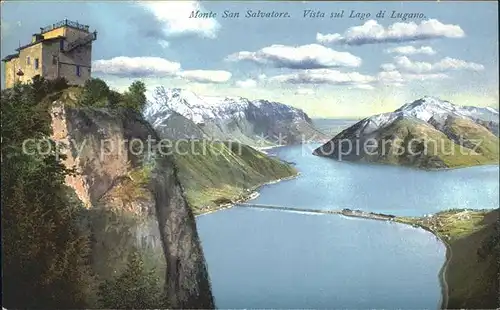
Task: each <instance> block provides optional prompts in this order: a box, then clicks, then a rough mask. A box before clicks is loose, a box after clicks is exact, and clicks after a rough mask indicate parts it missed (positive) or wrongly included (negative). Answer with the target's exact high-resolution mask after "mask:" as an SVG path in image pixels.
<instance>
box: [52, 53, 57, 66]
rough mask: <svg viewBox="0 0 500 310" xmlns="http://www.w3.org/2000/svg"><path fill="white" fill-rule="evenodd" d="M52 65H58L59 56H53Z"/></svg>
mask: <svg viewBox="0 0 500 310" xmlns="http://www.w3.org/2000/svg"><path fill="white" fill-rule="evenodd" d="M52 64H53V65H57V56H56V55H52Z"/></svg>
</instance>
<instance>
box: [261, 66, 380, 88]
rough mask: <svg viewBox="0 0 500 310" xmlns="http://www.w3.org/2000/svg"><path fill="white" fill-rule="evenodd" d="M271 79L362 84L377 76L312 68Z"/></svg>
mask: <svg viewBox="0 0 500 310" xmlns="http://www.w3.org/2000/svg"><path fill="white" fill-rule="evenodd" d="M269 79H270V80H271V81H276V82H280V83H290V84H329V85H360V84H369V83H371V82H373V81H375V78H374V77H372V76H369V75H363V74H360V73H358V72H350V73H345V72H340V71H337V70H332V69H311V70H304V71H300V72H297V73H292V74H283V75H277V76H273V77H271V78H269Z"/></svg>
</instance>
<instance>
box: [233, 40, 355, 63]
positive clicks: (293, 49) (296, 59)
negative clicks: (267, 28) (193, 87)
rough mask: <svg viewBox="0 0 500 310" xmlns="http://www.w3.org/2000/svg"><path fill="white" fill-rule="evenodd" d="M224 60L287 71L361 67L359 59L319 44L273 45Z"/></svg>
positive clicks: (235, 54)
mask: <svg viewBox="0 0 500 310" xmlns="http://www.w3.org/2000/svg"><path fill="white" fill-rule="evenodd" d="M226 60H228V61H241V60H247V61H252V62H255V63H257V64H262V65H270V66H273V67H276V68H289V69H320V68H333V67H359V66H360V65H361V58H359V57H357V56H354V55H352V54H351V53H348V52H337V51H334V50H332V49H330V48H327V47H324V46H322V45H319V44H309V45H301V46H287V45H277V44H275V45H271V46H268V47H264V48H262V49H260V50H258V51H256V52H248V51H241V52H238V53H234V54H231V55H229V56H228V57H227V58H226Z"/></svg>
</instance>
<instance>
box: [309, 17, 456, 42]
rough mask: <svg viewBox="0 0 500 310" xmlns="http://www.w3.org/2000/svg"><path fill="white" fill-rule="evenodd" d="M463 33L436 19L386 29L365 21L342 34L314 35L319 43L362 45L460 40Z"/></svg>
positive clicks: (370, 21) (373, 22)
mask: <svg viewBox="0 0 500 310" xmlns="http://www.w3.org/2000/svg"><path fill="white" fill-rule="evenodd" d="M464 36H465V33H464V31H463V30H462V28H460V26H459V25H451V24H443V23H441V22H440V21H438V20H437V19H429V20H424V21H422V22H421V23H420V24H417V23H415V22H408V23H394V24H392V25H390V26H389V27H387V28H384V26H382V25H380V24H379V23H378V22H377V21H375V20H369V21H366V22H365V23H364V24H363V25H361V26H355V27H351V28H349V29H347V30H346V31H345V32H344V33H343V34H340V33H334V34H321V33H317V34H316V40H317V41H318V42H319V43H338V44H346V45H364V44H375V43H396V42H413V41H421V40H429V39H437V38H462V37H464Z"/></svg>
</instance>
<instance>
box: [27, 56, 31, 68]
mask: <svg viewBox="0 0 500 310" xmlns="http://www.w3.org/2000/svg"><path fill="white" fill-rule="evenodd" d="M26 64H27V65H28V66H29V65H31V59H30V56H28V57H26Z"/></svg>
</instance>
